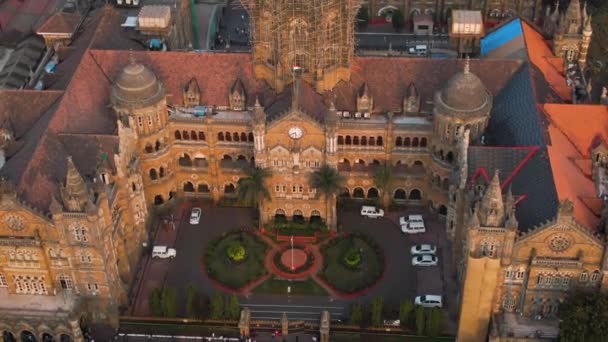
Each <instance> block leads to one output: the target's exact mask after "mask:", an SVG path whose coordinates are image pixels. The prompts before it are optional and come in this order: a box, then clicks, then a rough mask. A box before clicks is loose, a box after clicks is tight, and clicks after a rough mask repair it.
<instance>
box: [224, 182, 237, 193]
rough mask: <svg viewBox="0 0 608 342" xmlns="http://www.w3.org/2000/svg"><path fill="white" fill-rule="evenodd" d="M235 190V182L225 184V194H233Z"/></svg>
mask: <svg viewBox="0 0 608 342" xmlns="http://www.w3.org/2000/svg"><path fill="white" fill-rule="evenodd" d="M234 191H235V188H234V184H232V183H228V184H226V185H224V193H225V194H233V193H234Z"/></svg>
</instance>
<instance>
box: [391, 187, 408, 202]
mask: <svg viewBox="0 0 608 342" xmlns="http://www.w3.org/2000/svg"><path fill="white" fill-rule="evenodd" d="M393 198H394V199H399V200H404V199H405V190H403V189H397V190H395V195H394V196H393Z"/></svg>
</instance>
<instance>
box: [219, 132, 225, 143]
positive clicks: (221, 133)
mask: <svg viewBox="0 0 608 342" xmlns="http://www.w3.org/2000/svg"><path fill="white" fill-rule="evenodd" d="M217 140H219V141H224V132H219V133H218V134H217Z"/></svg>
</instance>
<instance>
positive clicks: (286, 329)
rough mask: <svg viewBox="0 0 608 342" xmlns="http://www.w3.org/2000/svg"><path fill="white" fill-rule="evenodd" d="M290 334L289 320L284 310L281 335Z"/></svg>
mask: <svg viewBox="0 0 608 342" xmlns="http://www.w3.org/2000/svg"><path fill="white" fill-rule="evenodd" d="M288 334H289V320H288V319H287V314H286V313H284V312H283V316H281V335H283V336H287V335H288Z"/></svg>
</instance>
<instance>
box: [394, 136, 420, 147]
mask: <svg viewBox="0 0 608 342" xmlns="http://www.w3.org/2000/svg"><path fill="white" fill-rule="evenodd" d="M395 146H397V147H426V146H427V140H426V138H425V137H422V138H418V137H413V138H410V137H405V138H403V137H397V138H395Z"/></svg>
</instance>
